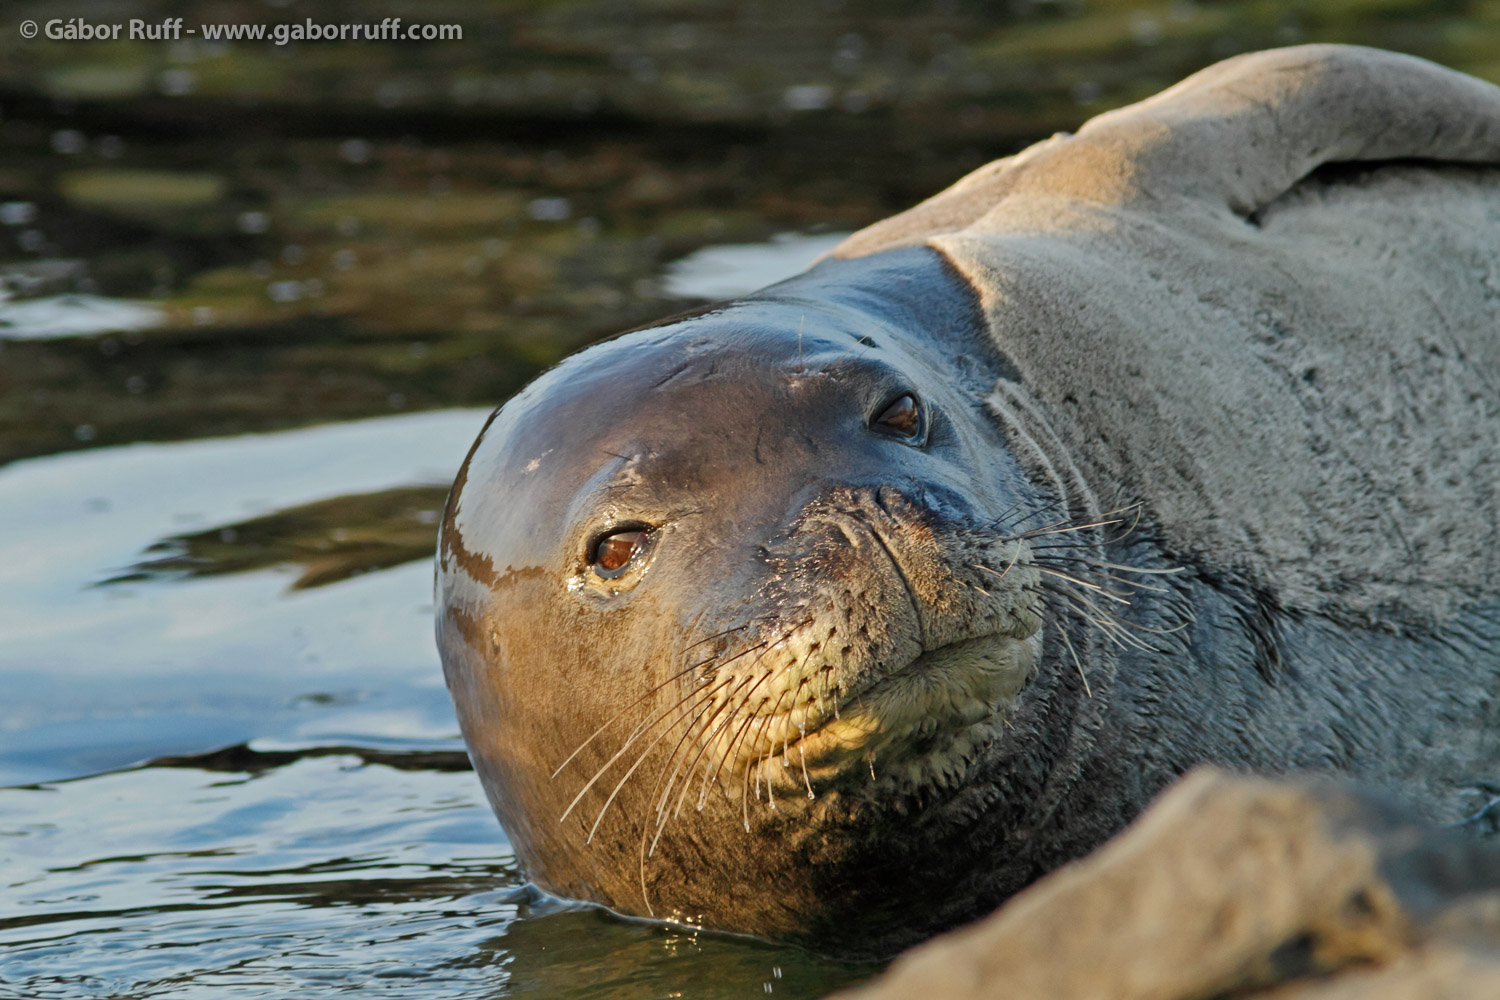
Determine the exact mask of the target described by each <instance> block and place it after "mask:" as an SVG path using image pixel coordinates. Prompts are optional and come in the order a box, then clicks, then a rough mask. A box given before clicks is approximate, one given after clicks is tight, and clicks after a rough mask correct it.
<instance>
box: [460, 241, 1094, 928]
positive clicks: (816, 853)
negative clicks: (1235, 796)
mask: <svg viewBox="0 0 1500 1000" xmlns="http://www.w3.org/2000/svg"><path fill="white" fill-rule="evenodd" d="M976 322H977V313H976V310H975V308H974V305H973V298H972V293H971V292H970V291H969V289H968V288H967V286H966V285H965V284H964V283H963V282H962V281H961V280H960V279H958V278H957V277H956V276H955V275H954V274H953V273H952V272H951V271H950V270H949V269H947V266H946V265H945V264H944V263H943V261H942V259H941V258H940V257H939V256H938V255H936V254H934V253H932V252H931V251H928V250H923V249H914V250H907V251H900V252H897V253H894V254H888V255H882V258H881V261H880V264H879V266H878V267H872V266H871V265H870V264H869V263H868V262H859V263H857V264H851V263H847V262H842V261H831V262H828V263H826V264H824V265H822V266H820V267H819V268H817V269H815V270H814V271H812V272H810V273H809V274H808V275H807V276H804V277H803V278H799V279H796V280H794V281H792V282H789V283H786V284H784V285H782V286H778V287H777V288H775V289H772V290H770V291H769V292H767V293H762V294H761V295H759V296H756V297H754V298H752V299H749V300H746V301H743V302H739V303H734V304H731V305H727V306H723V307H719V308H716V309H713V310H711V311H708V312H706V313H702V314H699V315H696V316H693V317H690V318H687V319H683V320H678V321H669V322H667V323H665V324H663V325H660V326H656V327H652V328H648V329H644V330H641V331H637V332H635V333H632V334H629V335H626V336H623V337H620V338H618V339H615V340H612V341H609V342H607V343H604V344H601V345H598V346H596V347H594V348H591V349H589V350H587V351H584V352H583V353H581V354H579V355H576V356H574V357H573V358H570V359H568V360H567V361H565V362H564V363H563V364H562V365H560V366H559V367H557V368H555V369H553V370H552V371H550V372H548V373H547V374H545V375H543V376H542V377H541V378H539V379H538V380H537V381H536V382H534V383H533V384H532V385H530V386H529V387H528V388H527V389H525V390H524V391H523V392H521V393H520V394H519V395H518V396H517V397H515V398H514V399H513V400H512V401H510V402H509V403H507V404H506V405H505V406H504V407H502V408H501V409H500V410H499V411H498V412H497V413H496V414H495V416H494V417H493V418H492V420H491V422H490V423H489V425H488V426H487V427H486V429H485V431H484V432H483V434H482V435H481V437H480V439H479V441H478V442H477V443H476V445H475V446H474V448H473V450H472V452H471V454H470V455H469V458H468V461H467V462H466V463H465V466H464V468H463V471H462V472H461V473H460V475H459V478H458V482H457V484H456V485H455V488H454V491H453V494H452V497H451V500H450V504H449V508H448V511H447V515H446V517H445V520H444V524H443V530H442V540H441V550H440V568H439V582H438V589H439V599H440V603H441V606H442V612H441V615H440V619H439V638H440V644H441V646H442V648H443V652H444V664H445V669H446V672H447V678H448V683H449V685H450V687H451V688H452V691H453V695H454V701H455V704H456V705H457V707H458V710H459V718H460V721H461V723H462V726H463V729H464V734H465V737H466V739H467V740H468V742H469V746H470V748H471V751H472V756H473V758H474V762H475V765H476V768H477V769H478V771H479V774H480V776H481V778H482V779H483V781H484V785H485V788H486V789H487V791H488V793H489V795H490V797H491V800H492V802H493V804H494V807H495V809H496V811H497V813H498V814H499V816H500V818H501V821H502V823H503V825H504V827H505V829H506V831H507V832H508V834H509V835H510V838H511V841H512V843H513V844H514V846H515V848H516V850H517V852H518V853H519V855H520V857H521V858H522V860H523V861H524V863H525V864H526V867H527V871H528V872H529V874H530V875H531V877H532V878H534V879H535V880H536V881H537V882H538V883H540V884H541V885H543V886H545V887H546V888H548V889H550V890H552V891H555V892H559V893H562V894H565V895H570V896H578V897H584V898H590V899H596V900H600V901H602V902H605V903H607V904H608V905H610V906H611V907H614V908H615V909H618V910H621V911H624V912H629V913H638V914H643V915H655V916H658V917H671V918H677V919H683V920H687V921H690V922H693V923H701V924H705V925H708V926H716V927H723V928H732V929H735V930H741V931H749V932H752V933H760V934H765V935H769V936H778V937H805V938H808V939H810V940H817V941H819V942H820V943H821V944H823V945H824V946H825V947H826V946H829V943H830V941H834V942H836V941H838V939H839V938H840V936H841V935H842V933H843V931H842V928H850V929H851V930H852V928H853V927H855V926H857V927H858V934H859V935H860V942H861V943H859V944H850V945H848V946H847V947H845V949H844V950H855V951H869V952H878V951H881V950H884V948H885V946H886V945H885V942H883V941H882V935H883V934H890V935H893V936H894V937H895V938H899V939H900V940H901V941H903V942H904V941H906V940H912V939H914V938H915V937H916V936H919V935H920V934H921V933H923V931H924V929H930V927H932V926H934V924H933V921H934V920H940V921H942V922H945V923H946V922H950V921H951V919H953V915H954V914H955V913H963V914H965V915H967V914H968V913H970V912H980V911H982V909H983V908H984V907H986V906H988V905H992V904H993V902H995V899H996V897H995V894H994V891H993V887H990V886H987V887H986V889H985V891H984V893H983V894H982V898H981V897H980V895H979V894H977V893H976V891H975V889H974V888H973V887H972V886H966V885H965V883H968V882H972V879H971V878H970V876H968V875H965V874H963V872H964V870H965V868H967V867H968V866H967V865H965V864H964V863H963V862H962V861H961V860H959V859H960V858H961V856H962V855H963V854H964V853H969V852H972V853H974V854H975V864H976V865H978V864H979V858H978V855H979V854H980V853H988V847H989V844H990V842H991V841H992V839H993V834H987V833H985V832H984V830H982V829H980V828H979V827H976V826H975V823H976V820H977V819H978V818H979V817H980V816H981V815H982V814H983V813H985V812H986V811H988V812H989V813H990V819H989V820H987V821H986V824H984V826H985V828H986V829H987V828H988V826H989V824H990V822H992V821H993V819H994V815H996V814H1007V815H1010V818H1011V819H1012V820H1015V819H1016V818H1017V815H1015V814H1012V813H1015V812H1016V811H1019V814H1026V813H1030V812H1031V809H1032V807H1033V806H1034V805H1035V804H1036V803H1037V802H1040V801H1043V800H1044V799H1045V798H1046V796H1045V795H1043V794H1041V793H1042V788H1041V785H1043V784H1045V776H1046V775H1048V774H1049V773H1051V772H1052V771H1053V770H1054V766H1053V765H1054V764H1055V763H1056V762H1055V761H1054V760H1053V759H1052V758H1053V757H1055V756H1056V755H1057V753H1058V751H1057V749H1056V747H1057V746H1066V743H1067V741H1066V740H1065V739H1060V740H1057V741H1052V743H1051V744H1048V743H1047V742H1046V741H1043V743H1042V744H1036V741H1034V740H1032V741H1030V742H1031V743H1032V744H1036V745H1030V746H1021V747H1016V746H1011V745H1010V744H1011V743H1012V742H1013V740H1012V739H1011V738H1010V737H1008V736H1007V730H1008V728H1010V727H1013V726H1014V725H1015V723H1016V721H1018V720H1020V719H1021V717H1023V716H1024V717H1025V720H1026V721H1025V722H1024V724H1023V725H1022V729H1023V730H1024V731H1026V732H1034V731H1035V726H1036V723H1037V721H1038V720H1039V719H1044V720H1045V722H1046V724H1047V725H1048V726H1053V727H1058V728H1061V729H1066V727H1067V726H1068V725H1070V724H1071V721H1072V720H1071V715H1072V713H1071V711H1070V710H1069V708H1068V704H1069V702H1070V697H1071V695H1072V694H1073V693H1075V692H1074V691H1073V688H1074V687H1075V686H1076V685H1075V683H1074V682H1076V681H1078V680H1079V679H1078V678H1076V677H1074V678H1070V679H1068V678H1065V679H1064V680H1063V681H1062V682H1061V683H1059V682H1058V680H1057V679H1056V678H1053V679H1050V680H1049V681H1048V682H1047V683H1045V684H1043V685H1041V688H1042V690H1041V691H1040V695H1041V697H1040V698H1037V699H1034V701H1036V703H1035V704H1032V705H1029V706H1028V705H1025V704H1023V698H1022V695H1023V693H1026V692H1027V691H1028V688H1030V687H1032V686H1033V685H1034V684H1035V680H1036V671H1037V665H1038V663H1039V661H1040V659H1041V657H1042V651H1043V647H1044V645H1045V643H1046V639H1047V637H1046V634H1045V633H1046V630H1045V628H1044V626H1043V619H1042V611H1041V605H1042V601H1041V597H1042V595H1043V590H1042V589H1041V587H1040V581H1041V575H1040V574H1041V571H1040V570H1039V568H1038V562H1037V556H1038V554H1039V553H1038V552H1037V551H1035V550H1034V549H1033V547H1032V544H1031V541H1030V540H1031V539H1034V538H1035V537H1036V536H1033V535H1030V534H1029V532H1028V528H1027V527H1026V523H1027V517H1026V516H1025V515H1028V514H1031V513H1032V512H1035V511H1039V510H1042V509H1043V508H1046V507H1047V506H1048V504H1049V503H1050V502H1051V500H1052V499H1054V498H1050V497H1047V496H1045V495H1044V494H1043V493H1042V492H1040V491H1039V490H1038V489H1037V488H1036V487H1035V486H1033V485H1032V483H1031V481H1030V480H1029V479H1028V477H1027V476H1026V475H1025V474H1024V473H1023V471H1022V469H1021V468H1020V467H1019V465H1018V464H1017V463H1016V462H1015V461H1014V460H1013V459H1010V458H1009V457H1008V454H1009V453H1008V451H1007V450H1006V449H1005V448H1004V447H1003V446H1002V442H1001V441H1000V440H999V436H998V432H997V430H996V429H995V426H994V424H993V422H992V421H991V420H990V419H989V417H988V416H987V415H986V414H985V413H984V411H983V410H982V408H980V407H979V406H977V405H976V399H978V398H979V394H978V391H976V388H975V386H976V385H988V384H989V383H990V382H992V381H993V377H994V364H995V361H994V359H992V358H987V357H982V356H968V355H965V354H964V352H963V351H960V350H956V349H955V347H956V346H960V345H961V346H963V347H965V348H966V349H967V350H970V351H972V350H973V349H974V348H975V346H976V345H981V344H982V341H980V340H978V339H976V338H975V337H974V336H973V333H974V330H975V323H976ZM955 358H959V359H960V360H955ZM956 369H957V370H958V371H960V372H966V373H967V376H966V377H959V378H955V377H954V374H955V370H956ZM966 383H973V384H966ZM1067 520H1068V519H1067V517H1066V515H1065V514H1062V513H1054V514H1053V515H1052V521H1053V522H1055V525H1054V526H1055V527H1061V526H1062V525H1063V522H1065V521H1067ZM1068 523H1069V524H1071V522H1068ZM1038 526H1040V525H1038V524H1033V529H1034V528H1035V527H1038ZM1033 693H1037V692H1033ZM1001 756H1012V757H1017V756H1018V757H1019V758H1021V759H1024V760H1027V761H1028V762H1030V763H1031V764H1032V765H1033V768H1032V769H1030V770H1032V771H1033V773H1032V774H1031V775H1030V779H1031V783H1032V784H1033V785H1034V786H1035V787H1030V788H1028V789H1027V790H1026V794H1016V795H1015V796H1014V797H1013V798H1012V799H1011V800H1010V801H1009V803H1008V808H1007V807H1001V808H998V809H997V808H995V803H994V801H993V800H994V799H995V798H997V797H1000V796H1001V795H1002V792H1001V787H1000V786H997V784H996V783H995V782H994V780H992V779H989V778H987V779H985V780H983V781H976V779H975V775H974V773H973V772H975V770H976V769H984V768H986V767H989V766H992V764H993V759H995V758H997V757H1001ZM1013 783H1015V784H1019V785H1025V784H1026V783H1027V782H1026V779H1015V780H1014V781H1013ZM986 789H987V790H988V791H987V792H986V791H984V790H986ZM1016 791H1017V792H1018V793H1019V792H1020V789H1019V788H1018V789H1017V790H1016ZM933 838H945V839H947V840H949V841H951V842H952V843H950V844H949V847H948V848H947V849H948V850H952V851H954V852H956V856H951V857H948V858H946V859H944V861H943V864H942V865H941V866H940V867H941V870H938V869H935V868H934V866H932V865H931V864H930V862H928V863H923V864H921V865H920V866H919V867H917V868H915V869H913V868H912V867H911V866H910V865H909V864H908V863H907V859H909V858H911V857H912V856H913V854H914V851H913V847H914V846H915V845H921V850H919V851H916V852H915V854H916V855H917V856H918V857H926V856H927V854H928V850H929V845H930V843H931V841H932V839H933ZM893 844H894V845H897V846H896V847H895V848H894V849H893V847H892V845H893ZM984 867H986V868H993V865H992V864H991V863H990V862H989V861H985V862H984ZM1021 867H1023V868H1024V867H1027V866H1025V865H1022V866H1021ZM1030 874H1031V872H1030V869H1029V868H1027V874H1026V875H1014V876H1013V877H1012V878H1010V879H1008V880H1005V881H1006V882H1007V886H1006V888H1008V889H1013V888H1014V887H1015V884H1019V883H1020V882H1021V881H1024V879H1025V878H1026V877H1029V875H1030ZM955 876H956V877H955ZM1010 883H1014V884H1010ZM934 896H936V897H940V898H944V899H945V900H946V902H945V903H944V904H943V905H940V906H938V907H931V906H928V907H925V912H924V913H923V914H922V915H921V917H919V918H914V916H913V913H912V909H911V907H912V905H913V904H914V902H915V901H916V900H918V899H921V898H924V897H934ZM856 914H857V916H858V919H857V920H856V921H854V922H853V923H851V922H850V918H851V917H853V916H855V915H856Z"/></svg>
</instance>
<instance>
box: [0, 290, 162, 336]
mask: <svg viewBox="0 0 1500 1000" xmlns="http://www.w3.org/2000/svg"><path fill="white" fill-rule="evenodd" d="M165 321H166V313H165V312H163V311H162V309H161V307H159V306H155V305H152V304H151V303H149V302H124V301H121V300H119V299H107V298H104V297H103V296H100V295H55V296H51V297H48V298H41V299H30V300H27V301H22V302H6V301H0V338H8V339H11V340H47V339H49V338H53V337H80V336H87V335H90V334H96V333H122V332H124V331H126V330H146V329H150V328H151V327H153V326H161V325H162V324H163V323H164V322H165Z"/></svg>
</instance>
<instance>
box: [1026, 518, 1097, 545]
mask: <svg viewBox="0 0 1500 1000" xmlns="http://www.w3.org/2000/svg"><path fill="white" fill-rule="evenodd" d="M1123 522H1124V518H1119V517H1116V518H1110V519H1107V520H1103V521H1089V522H1088V523H1086V524H1070V523H1068V522H1067V521H1059V522H1057V524H1050V525H1048V526H1047V527H1045V528H1033V529H1031V530H1030V531H1022V532H1018V533H1017V534H1014V535H1006V536H1004V537H1003V538H1001V539H1000V540H1001V541H1002V542H1018V541H1022V540H1024V539H1028V538H1040V537H1041V536H1043V535H1062V534H1067V533H1068V532H1072V531H1084V530H1086V529H1088V528H1102V527H1106V526H1108V525H1111V524H1121V523H1123Z"/></svg>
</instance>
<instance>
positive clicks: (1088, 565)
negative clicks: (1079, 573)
mask: <svg viewBox="0 0 1500 1000" xmlns="http://www.w3.org/2000/svg"><path fill="white" fill-rule="evenodd" d="M1036 563H1037V564H1038V567H1039V568H1040V567H1041V566H1043V565H1047V564H1052V565H1056V564H1058V563H1063V564H1068V565H1073V566H1081V567H1083V568H1085V569H1089V570H1092V569H1093V568H1094V567H1095V566H1096V565H1098V564H1097V563H1093V562H1090V561H1089V560H1087V559H1080V558H1075V557H1071V556H1045V557H1042V558H1038V559H1037V560H1036ZM1095 575H1096V576H1098V577H1099V578H1100V579H1103V580H1112V581H1114V582H1115V583H1118V584H1120V585H1121V586H1122V587H1127V588H1129V590H1128V591H1127V594H1126V596H1129V595H1131V594H1134V593H1135V592H1137V591H1147V592H1150V593H1154V594H1168V593H1171V591H1170V590H1169V589H1168V588H1167V587H1159V586H1157V585H1156V584H1154V583H1144V582H1142V581H1140V580H1127V579H1125V578H1124V577H1123V576H1116V575H1115V574H1113V573H1105V572H1102V571H1101V572H1098V573H1096V574H1095Z"/></svg>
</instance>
